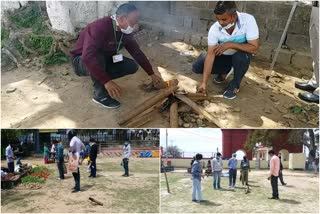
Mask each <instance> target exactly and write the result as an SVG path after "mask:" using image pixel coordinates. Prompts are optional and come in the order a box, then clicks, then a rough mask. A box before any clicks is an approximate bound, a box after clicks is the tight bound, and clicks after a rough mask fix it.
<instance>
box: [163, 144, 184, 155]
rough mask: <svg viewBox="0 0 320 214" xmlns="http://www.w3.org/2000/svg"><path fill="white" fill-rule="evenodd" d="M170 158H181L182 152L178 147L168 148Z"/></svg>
mask: <svg viewBox="0 0 320 214" xmlns="http://www.w3.org/2000/svg"><path fill="white" fill-rule="evenodd" d="M166 152H167V154H168V156H170V157H173V158H181V157H182V152H181V150H180V149H179V148H178V147H177V146H168V147H167V149H166Z"/></svg>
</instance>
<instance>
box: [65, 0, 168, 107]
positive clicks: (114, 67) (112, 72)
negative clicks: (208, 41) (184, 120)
mask: <svg viewBox="0 0 320 214" xmlns="http://www.w3.org/2000/svg"><path fill="white" fill-rule="evenodd" d="M139 17H140V13H139V11H138V9H137V8H136V6H135V5H134V4H131V3H125V4H122V5H120V6H119V8H118V9H117V10H116V14H114V15H112V16H108V17H104V18H101V19H98V20H96V21H94V22H92V23H90V24H89V25H87V26H86V27H85V28H84V29H83V30H82V31H81V33H80V35H79V39H78V41H77V43H76V46H75V48H74V49H73V50H72V51H71V54H72V63H73V67H74V70H75V73H76V74H77V75H79V76H89V75H90V76H91V79H92V81H93V88H94V93H93V99H92V100H93V102H95V103H97V104H100V105H102V106H103V107H105V108H109V109H110V108H118V107H119V106H120V103H119V101H118V100H117V99H119V98H120V96H121V95H122V93H123V89H122V88H121V87H120V86H119V85H118V84H117V83H116V82H115V81H114V80H115V79H118V78H121V77H123V76H126V75H130V74H134V73H136V72H137V70H138V68H139V67H138V64H139V65H140V66H141V67H142V68H143V69H144V70H145V71H146V73H147V74H148V75H149V76H150V77H151V79H152V82H153V85H154V86H155V87H159V85H161V84H163V80H162V79H161V77H160V76H158V75H156V74H155V73H154V71H153V68H152V65H151V64H150V62H149V60H148V58H147V57H146V56H145V55H144V53H143V52H142V51H141V49H140V47H139V45H138V43H137V42H136V40H135V38H134V37H133V31H134V26H136V24H137V23H138V20H139ZM122 47H125V48H126V49H127V51H128V52H129V53H130V55H131V56H132V57H133V58H134V60H132V59H129V58H127V57H124V56H123V55H122V54H121V53H120V50H121V49H122ZM137 63H138V64H137Z"/></svg>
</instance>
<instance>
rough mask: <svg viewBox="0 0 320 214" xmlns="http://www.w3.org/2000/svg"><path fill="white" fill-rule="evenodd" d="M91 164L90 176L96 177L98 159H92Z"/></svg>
mask: <svg viewBox="0 0 320 214" xmlns="http://www.w3.org/2000/svg"><path fill="white" fill-rule="evenodd" d="M91 161H92V162H91V165H90V176H91V177H96V175H97V166H96V159H93V160H91Z"/></svg>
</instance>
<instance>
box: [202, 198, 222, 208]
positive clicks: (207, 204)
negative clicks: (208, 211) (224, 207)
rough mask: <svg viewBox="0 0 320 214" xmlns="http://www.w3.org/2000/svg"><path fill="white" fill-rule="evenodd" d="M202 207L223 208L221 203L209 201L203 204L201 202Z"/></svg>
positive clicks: (204, 201)
mask: <svg viewBox="0 0 320 214" xmlns="http://www.w3.org/2000/svg"><path fill="white" fill-rule="evenodd" d="M200 205H203V206H215V207H216V206H221V204H219V203H214V202H212V201H208V200H203V201H202V202H200Z"/></svg>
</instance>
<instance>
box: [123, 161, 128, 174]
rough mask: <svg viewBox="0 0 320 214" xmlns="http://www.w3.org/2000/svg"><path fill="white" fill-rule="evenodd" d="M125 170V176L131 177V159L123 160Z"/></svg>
mask: <svg viewBox="0 0 320 214" xmlns="http://www.w3.org/2000/svg"><path fill="white" fill-rule="evenodd" d="M123 168H124V174H125V175H127V176H129V159H128V158H123Z"/></svg>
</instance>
